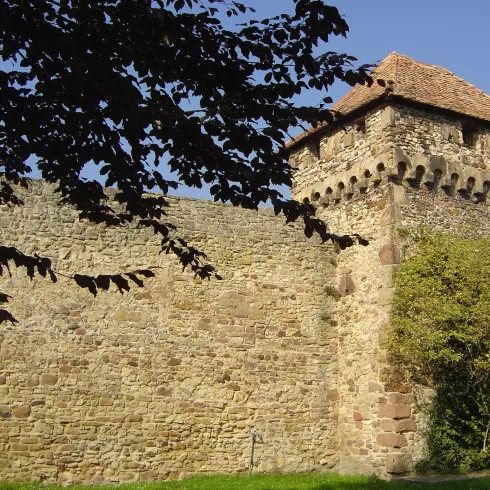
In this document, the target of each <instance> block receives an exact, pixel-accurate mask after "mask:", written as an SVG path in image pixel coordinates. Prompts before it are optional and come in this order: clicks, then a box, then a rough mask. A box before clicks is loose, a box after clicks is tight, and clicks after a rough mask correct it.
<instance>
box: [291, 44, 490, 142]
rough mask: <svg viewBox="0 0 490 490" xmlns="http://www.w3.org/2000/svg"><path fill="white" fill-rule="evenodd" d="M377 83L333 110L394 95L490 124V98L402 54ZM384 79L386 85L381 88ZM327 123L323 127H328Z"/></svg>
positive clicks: (377, 73)
mask: <svg viewBox="0 0 490 490" xmlns="http://www.w3.org/2000/svg"><path fill="white" fill-rule="evenodd" d="M371 76H372V77H373V79H374V83H373V84H372V85H371V87H368V86H367V85H357V86H355V87H354V88H353V89H352V90H351V91H350V92H349V93H348V94H347V95H345V96H344V97H342V99H340V100H339V101H338V102H337V103H335V104H334V105H333V106H332V107H331V110H332V111H338V112H340V113H341V114H342V115H343V116H347V115H349V114H350V113H352V112H354V111H356V110H357V109H361V108H362V107H363V106H366V105H367V104H369V103H371V102H374V101H376V100H377V99H383V98H385V97H387V95H388V94H391V95H393V96H395V97H398V98H400V99H404V100H407V101H411V102H417V103H420V104H424V105H427V106H432V107H435V108H438V109H445V110H449V111H452V112H456V113H459V114H463V115H465V116H470V117H474V118H477V119H481V120H483V121H488V122H490V96H489V95H487V94H485V93H484V92H483V91H482V90H479V89H477V88H476V87H475V86H474V85H471V84H470V83H468V82H466V81H465V80H463V79H462V78H459V77H457V76H456V75H455V74H454V73H452V72H450V71H449V70H446V69H445V68H442V67H440V66H435V65H428V64H426V63H422V62H420V61H416V60H414V59H413V58H410V57H409V56H405V55H403V54H399V53H395V52H393V53H391V54H389V55H388V56H387V57H386V58H385V59H384V60H383V61H382V62H381V63H380V64H379V65H378V66H377V67H376V68H374V70H373V71H372V72H371ZM376 80H383V81H384V82H385V83H386V85H385V86H381V85H379V84H378V83H377V82H376ZM325 125H326V124H323V125H322V126H323V127H325ZM322 126H319V127H318V128H316V129H313V128H310V129H309V130H308V131H305V132H303V133H301V134H300V135H299V136H297V137H296V138H294V139H293V140H291V141H289V142H288V143H287V144H286V145H287V146H291V145H294V144H296V143H297V142H298V141H299V140H302V139H303V138H305V137H306V136H308V135H309V134H312V133H315V132H316V131H318V129H319V128H320V127H322Z"/></svg>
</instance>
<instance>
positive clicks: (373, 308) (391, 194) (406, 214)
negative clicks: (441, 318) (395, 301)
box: [291, 103, 490, 476]
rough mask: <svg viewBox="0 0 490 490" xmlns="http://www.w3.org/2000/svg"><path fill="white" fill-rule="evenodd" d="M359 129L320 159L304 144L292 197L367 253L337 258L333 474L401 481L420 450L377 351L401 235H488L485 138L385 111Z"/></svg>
mask: <svg viewBox="0 0 490 490" xmlns="http://www.w3.org/2000/svg"><path fill="white" fill-rule="evenodd" d="M358 121H359V119H358ZM358 121H357V122H352V123H351V124H347V125H345V126H344V127H343V128H340V129H328V128H327V129H326V130H323V131H324V133H323V134H322V133H319V134H320V136H319V137H317V138H319V146H320V148H324V149H325V150H324V151H322V152H320V154H318V152H316V153H315V152H314V151H312V143H308V142H307V143H306V144H305V143H303V144H302V145H300V146H299V147H298V148H295V149H293V152H292V156H291V164H292V166H293V167H295V168H296V170H295V180H294V186H293V196H295V197H296V198H297V199H299V200H303V199H307V200H309V201H310V202H311V203H312V204H313V205H315V206H316V207H317V212H318V215H319V216H320V217H322V218H323V219H324V220H325V221H326V222H327V224H328V225H329V227H330V230H331V231H333V232H335V233H338V234H343V233H353V232H355V233H359V234H360V235H361V236H363V237H364V238H367V239H369V242H370V244H369V246H367V247H365V248H363V247H354V248H351V249H348V250H345V251H342V252H340V253H339V254H338V257H337V269H336V273H337V275H336V284H337V287H338V289H339V292H340V295H341V297H340V299H339V301H338V302H337V307H336V310H335V315H334V316H333V319H332V321H333V323H334V325H335V326H336V327H337V328H338V334H339V345H338V358H337V362H338V372H339V379H338V386H337V390H338V395H337V396H338V398H339V421H338V422H339V423H338V438H339V444H340V452H339V458H340V459H339V466H338V471H340V472H341V473H364V474H371V473H375V474H377V475H380V476H386V475H387V474H396V473H403V472H406V471H410V470H411V469H412V468H413V463H414V462H415V461H417V460H418V459H420V458H422V457H423V455H424V450H425V443H424V426H425V421H424V419H423V416H422V414H421V413H420V408H419V403H418V402H419V400H418V399H417V396H416V394H414V393H412V391H413V387H411V386H407V385H395V384H393V382H388V380H389V376H388V374H389V366H387V362H386V358H385V352H384V349H383V339H384V338H385V337H386V335H387V333H388V331H389V318H390V310H391V306H390V305H391V298H392V296H393V292H394V273H395V272H396V268H397V266H398V264H399V263H400V261H401V259H402V256H403V253H404V251H406V243H405V242H404V238H403V234H401V233H400V230H401V229H403V228H414V227H417V226H420V225H428V226H430V227H433V228H436V229H443V230H447V231H449V232H452V231H459V230H469V231H470V232H471V233H476V234H489V233H490V219H489V218H490V207H489V206H488V200H487V194H488V191H489V189H490V173H489V171H488V167H487V166H488V165H489V161H490V144H489V142H490V140H489V138H490V132H489V130H488V128H487V127H484V126H481V125H480V126H478V125H477V126H474V125H473V126H471V125H469V127H470V130H472V132H473V134H472V138H469V136H468V134H465V135H464V134H463V133H464V132H465V131H468V127H467V126H465V125H467V122H465V121H461V120H459V119H458V118H457V117H455V116H452V117H451V116H450V115H448V114H440V113H435V112H431V111H429V110H427V109H422V108H419V107H418V108H415V107H406V106H403V105H400V104H395V103H391V104H390V105H383V106H380V107H378V108H374V109H371V110H370V112H368V113H367V114H366V115H365V118H363V119H360V121H361V122H363V121H364V122H365V129H366V131H365V133H364V132H359V131H358V125H359V122H358ZM316 145H317V146H318V142H317V143H316ZM327 148H328V150H327ZM313 150H314V148H313ZM317 157H318V158H317ZM424 401H425V400H424Z"/></svg>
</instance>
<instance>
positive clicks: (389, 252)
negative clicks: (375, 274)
mask: <svg viewBox="0 0 490 490" xmlns="http://www.w3.org/2000/svg"><path fill="white" fill-rule="evenodd" d="M378 255H379V260H380V262H381V265H388V264H399V263H400V250H399V249H398V247H397V246H396V245H395V244H394V243H387V244H385V245H383V247H382V248H381V250H380V251H379V254H378Z"/></svg>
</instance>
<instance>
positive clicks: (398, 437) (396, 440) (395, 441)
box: [376, 433, 407, 447]
mask: <svg viewBox="0 0 490 490" xmlns="http://www.w3.org/2000/svg"><path fill="white" fill-rule="evenodd" d="M376 442H377V443H378V444H379V445H380V446H386V447H403V446H406V445H407V440H406V439H405V436H403V435H402V434H393V433H387V434H380V435H379V436H378V437H376Z"/></svg>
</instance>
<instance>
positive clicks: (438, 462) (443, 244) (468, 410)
mask: <svg viewBox="0 0 490 490" xmlns="http://www.w3.org/2000/svg"><path fill="white" fill-rule="evenodd" d="M411 239H412V241H413V244H412V245H413V246H412V247H410V248H409V256H408V257H407V258H406V259H405V260H404V261H403V263H402V265H401V267H400V269H399V271H398V273H397V277H396V283H395V286H396V287H395V295H394V304H393V316H392V320H393V321H392V323H393V330H392V333H391V335H390V338H389V348H388V352H389V358H390V361H391V363H392V364H393V365H394V366H395V367H396V369H397V371H398V372H399V373H401V374H402V376H404V377H405V378H407V379H409V380H410V381H412V382H414V383H421V384H423V385H426V386H432V387H433V388H434V389H435V395H434V400H433V403H432V405H431V406H430V407H429V408H428V409H427V417H428V433H427V442H428V454H427V458H426V460H424V461H422V462H421V463H420V464H419V469H421V470H425V471H450V472H466V471H470V470H476V469H478V470H479V469H483V468H489V467H490V458H489V457H488V455H487V454H486V452H485V451H484V445H485V442H486V434H487V429H488V427H489V424H490V239H486V238H485V239H467V238H464V237H463V236H454V235H447V234H442V233H431V232H428V231H426V230H422V231H419V232H417V233H416V234H415V235H414V236H412V237H411Z"/></svg>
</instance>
